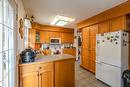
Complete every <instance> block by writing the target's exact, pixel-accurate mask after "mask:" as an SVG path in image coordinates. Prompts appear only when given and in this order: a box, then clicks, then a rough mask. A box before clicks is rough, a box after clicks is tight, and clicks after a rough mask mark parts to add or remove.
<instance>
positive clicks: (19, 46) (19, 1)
mask: <svg viewBox="0 0 130 87" xmlns="http://www.w3.org/2000/svg"><path fill="white" fill-rule="evenodd" d="M15 1H16V4H17V6H18V8H17V9H18V14H17V15H18V20H17V21H18V24H17V25H18V26H17V35H16V36H17V39H16V45H17V46H16V47H17V48H16V51H17V53H16V55H17V59H16V73H15V76H16V77H15V87H19V84H18V83H19V80H18V63H19V56H18V55H19V54H20V53H21V51H23V50H24V49H25V48H24V39H21V37H20V34H19V20H20V19H21V18H22V19H24V18H25V15H26V12H25V9H24V6H23V3H22V0H15Z"/></svg>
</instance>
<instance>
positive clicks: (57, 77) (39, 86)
mask: <svg viewBox="0 0 130 87" xmlns="http://www.w3.org/2000/svg"><path fill="white" fill-rule="evenodd" d="M74 62H75V57H73V56H71V55H68V54H59V55H50V56H44V55H37V56H36V59H35V62H33V63H26V64H19V77H20V78H19V81H20V87H74V85H75V78H74V74H75V70H74V66H75V64H74Z"/></svg>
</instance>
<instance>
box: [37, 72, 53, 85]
mask: <svg viewBox="0 0 130 87" xmlns="http://www.w3.org/2000/svg"><path fill="white" fill-rule="evenodd" d="M53 81H54V80H53V71H43V72H40V75H39V85H40V86H39V87H54V86H53V85H54V84H53Z"/></svg>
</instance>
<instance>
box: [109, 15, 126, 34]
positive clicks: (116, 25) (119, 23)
mask: <svg viewBox="0 0 130 87" xmlns="http://www.w3.org/2000/svg"><path fill="white" fill-rule="evenodd" d="M125 29H126V16H120V17H117V18H113V19H111V20H110V31H112V32H113V31H118V30H125Z"/></svg>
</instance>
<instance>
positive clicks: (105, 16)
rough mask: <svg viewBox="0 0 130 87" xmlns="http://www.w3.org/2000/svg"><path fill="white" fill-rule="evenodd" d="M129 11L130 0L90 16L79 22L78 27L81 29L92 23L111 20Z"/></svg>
mask: <svg viewBox="0 0 130 87" xmlns="http://www.w3.org/2000/svg"><path fill="white" fill-rule="evenodd" d="M129 13H130V0H128V1H127V2H125V3H123V4H120V5H118V6H116V7H114V8H111V9H109V10H106V11H104V12H102V13H100V14H98V15H96V16H93V17H91V18H88V19H86V20H83V21H81V22H79V23H77V28H79V29H80V28H83V27H86V26H90V25H93V24H96V23H99V22H102V21H106V20H109V19H112V18H115V17H118V16H122V15H126V14H129Z"/></svg>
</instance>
